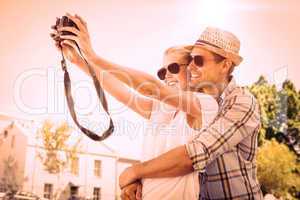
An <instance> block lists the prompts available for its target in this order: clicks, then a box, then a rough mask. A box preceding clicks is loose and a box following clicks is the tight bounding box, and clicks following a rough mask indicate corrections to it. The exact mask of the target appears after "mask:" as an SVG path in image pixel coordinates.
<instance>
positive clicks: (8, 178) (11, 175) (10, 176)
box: [0, 156, 24, 195]
mask: <svg viewBox="0 0 300 200" xmlns="http://www.w3.org/2000/svg"><path fill="white" fill-rule="evenodd" d="M3 164H4V166H3V167H4V173H3V174H4V176H3V177H2V178H1V179H0V184H1V185H2V186H3V187H4V188H5V189H6V190H7V192H8V193H9V194H10V195H14V194H15V193H16V192H17V191H19V190H20V189H21V188H22V184H23V182H24V178H22V173H21V171H19V168H18V163H17V161H16V160H15V158H14V157H13V156H8V157H7V159H4V160H3Z"/></svg>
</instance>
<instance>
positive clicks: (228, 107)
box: [185, 95, 260, 172]
mask: <svg viewBox="0 0 300 200" xmlns="http://www.w3.org/2000/svg"><path fill="white" fill-rule="evenodd" d="M259 117H260V116H259V109H258V104H257V103H256V100H255V98H254V97H253V96H251V95H243V96H242V95H240V96H233V97H231V98H230V99H229V100H227V101H225V102H224V105H223V106H222V108H221V109H220V111H219V113H218V115H217V117H216V118H215V120H214V121H213V122H212V123H211V124H210V125H209V126H208V127H207V128H205V129H202V130H200V132H199V134H197V135H196V136H195V137H194V138H193V140H191V141H190V142H188V143H187V144H186V145H185V146H186V150H187V152H188V155H189V157H190V158H191V160H192V162H193V168H194V170H195V171H199V172H204V171H205V167H206V165H208V164H209V163H210V162H211V161H213V160H214V159H216V158H217V157H218V156H220V155H222V154H223V153H224V152H226V151H229V150H231V149H232V148H233V147H235V146H236V145H237V144H238V143H240V142H241V141H242V140H243V139H244V138H246V137H247V136H249V135H250V134H253V133H254V132H255V129H256V128H257V127H258V126H260V119H259Z"/></svg>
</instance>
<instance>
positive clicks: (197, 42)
mask: <svg viewBox="0 0 300 200" xmlns="http://www.w3.org/2000/svg"><path fill="white" fill-rule="evenodd" d="M202 44H208V45H210V46H213V47H216V48H219V49H221V47H219V46H217V45H215V44H212V43H210V42H207V41H205V40H197V41H196V44H195V45H202Z"/></svg>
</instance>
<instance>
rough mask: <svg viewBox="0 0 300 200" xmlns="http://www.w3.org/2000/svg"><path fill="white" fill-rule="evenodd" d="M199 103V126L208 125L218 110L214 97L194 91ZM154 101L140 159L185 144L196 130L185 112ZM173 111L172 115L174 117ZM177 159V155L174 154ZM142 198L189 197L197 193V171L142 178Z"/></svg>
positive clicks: (150, 157) (167, 199)
mask: <svg viewBox="0 0 300 200" xmlns="http://www.w3.org/2000/svg"><path fill="white" fill-rule="evenodd" d="M194 94H195V95H196V96H197V97H198V99H199V102H200V104H201V112H202V128H203V127H205V126H208V125H209V124H210V123H211V122H212V121H213V119H214V118H215V116H216V114H217V112H218V104H217V102H216V100H215V99H214V98H213V97H212V96H210V95H207V94H203V93H194ZM175 113H176V109H175V108H174V107H171V106H168V105H166V104H163V103H160V102H158V101H154V103H153V106H152V113H151V118H150V121H149V123H148V126H147V127H146V131H145V135H144V143H143V154H142V161H146V160H150V159H153V158H155V157H157V156H159V155H161V154H163V153H165V152H167V151H169V150H171V149H173V148H175V147H177V146H180V145H184V144H186V143H187V142H188V141H189V140H191V139H193V137H194V136H195V135H196V134H197V133H198V132H199V131H197V130H194V129H192V128H190V127H189V125H188V123H187V121H186V113H185V112H182V111H179V112H178V113H177V114H176V115H175ZM174 115H175V117H174ZM178 159H180V158H178ZM142 183H143V190H142V193H143V195H142V196H143V199H144V200H153V199H155V200H159V199H163V200H177V199H178V200H183V199H187V200H193V199H198V196H199V180H198V173H197V172H193V173H190V174H187V175H185V176H179V177H174V178H154V179H150V178H147V179H143V180H142Z"/></svg>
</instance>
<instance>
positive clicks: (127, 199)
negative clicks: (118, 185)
mask: <svg viewBox="0 0 300 200" xmlns="http://www.w3.org/2000/svg"><path fill="white" fill-rule="evenodd" d="M121 199H122V200H141V199H142V183H141V182H140V181H136V182H134V183H132V184H130V185H128V186H126V187H124V188H123V189H122V193H121Z"/></svg>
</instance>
